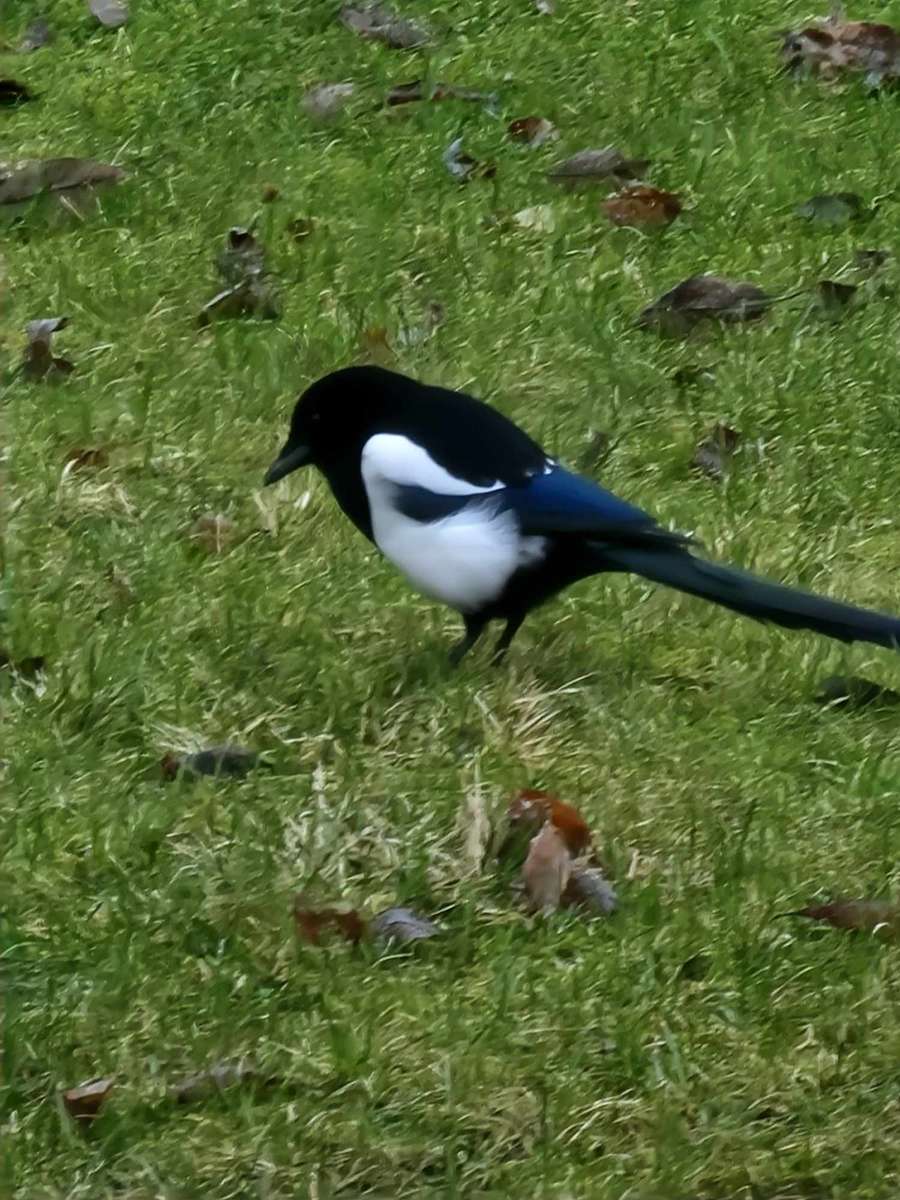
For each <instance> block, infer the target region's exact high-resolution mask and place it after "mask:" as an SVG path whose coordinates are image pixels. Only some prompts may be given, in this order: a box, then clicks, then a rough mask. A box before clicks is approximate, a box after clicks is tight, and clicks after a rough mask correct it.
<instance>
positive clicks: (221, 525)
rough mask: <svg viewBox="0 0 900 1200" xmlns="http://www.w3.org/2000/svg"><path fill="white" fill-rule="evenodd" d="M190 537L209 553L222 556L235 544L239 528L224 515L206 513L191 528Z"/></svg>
mask: <svg viewBox="0 0 900 1200" xmlns="http://www.w3.org/2000/svg"><path fill="white" fill-rule="evenodd" d="M188 536H189V537H190V539H191V540H192V541H193V542H196V543H197V545H199V546H201V547H202V548H203V549H204V550H206V551H207V552H208V553H210V554H221V553H222V552H223V551H225V550H227V549H228V548H229V546H231V545H232V543H233V542H234V540H235V537H236V536H237V528H236V526H235V524H234V522H233V521H230V520H229V519H228V517H226V516H224V515H223V514H222V513H204V514H203V516H202V517H198V518H197V520H196V521H195V522H194V523H193V525H192V526H191V527H190V529H189V530H188Z"/></svg>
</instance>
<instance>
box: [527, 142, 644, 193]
mask: <svg viewBox="0 0 900 1200" xmlns="http://www.w3.org/2000/svg"><path fill="white" fill-rule="evenodd" d="M649 166H650V160H649V159H646V158H626V157H625V155H624V154H622V152H621V151H620V150H617V149H616V147H615V146H604V147H602V149H599V150H580V151H579V152H578V153H577V154H573V155H572V157H571V158H567V159H565V161H564V162H560V163H557V164H556V166H555V167H551V168H550V171H549V172H548V178H549V179H551V180H553V182H554V183H561V184H564V185H565V186H567V187H577V186H579V185H580V184H596V183H602V184H606V185H607V186H609V185H610V184H613V185H616V184H622V183H632V182H637V181H639V180H640V179H641V176H642V175H643V174H644V172H645V171H646V170H647V168H648V167H649Z"/></svg>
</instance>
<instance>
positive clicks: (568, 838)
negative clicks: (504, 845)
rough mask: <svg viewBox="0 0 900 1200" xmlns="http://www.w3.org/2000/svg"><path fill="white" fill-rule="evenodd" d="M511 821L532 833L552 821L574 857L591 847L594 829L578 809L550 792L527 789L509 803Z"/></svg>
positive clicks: (514, 826) (520, 828) (509, 818)
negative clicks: (589, 826) (592, 830)
mask: <svg viewBox="0 0 900 1200" xmlns="http://www.w3.org/2000/svg"><path fill="white" fill-rule="evenodd" d="M506 815H507V820H508V822H509V827H510V830H511V831H512V830H523V831H524V832H526V833H527V834H528V835H529V836H530V835H531V834H532V833H534V832H535V831H537V830H539V829H541V827H542V826H543V825H544V824H545V823H546V822H548V821H549V822H550V823H551V824H552V825H554V826H555V827H556V829H557V831H558V832H559V833H560V835H561V836H562V838H563V841H564V842H565V845H566V847H567V848H568V850H569V851H570V853H571V854H572V856H573V857H576V858H577V857H578V856H579V855H582V854H586V853H587V852H588V851H589V850H590V848H591V831H590V829H589V828H588V825H587V822H586V821H585V819H584V817H582V815H581V813H580V812H579V811H578V809H577V808H573V807H572V805H571V804H565V803H564V802H563V801H562V800H559V799H557V797H556V796H552V795H551V794H550V793H549V792H542V791H540V790H538V789H537V788H523V789H522V791H520V792H519V793H518V794H517V795H516V796H514V797H513V799H512V800H511V801H510V803H509V807H508V809H507V814H506Z"/></svg>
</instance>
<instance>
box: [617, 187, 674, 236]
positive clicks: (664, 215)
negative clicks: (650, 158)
mask: <svg viewBox="0 0 900 1200" xmlns="http://www.w3.org/2000/svg"><path fill="white" fill-rule="evenodd" d="M601 207H602V208H603V210H604V212H605V213H606V215H607V216H608V217H609V219H610V221H612V223H613V225H631V226H635V227H638V228H640V227H641V226H647V225H671V224H672V222H673V221H674V220H675V218H676V217H677V216H678V214H679V213H680V212H681V210H682V205H681V200H680V199H679V198H678V196H676V195H675V193H674V192H664V191H661V190H660V189H659V188H654V187H644V186H641V187H630V188H625V190H624V191H621V192H619V193H618V195H616V196H611V197H610V198H609V199H608V200H604V201H603V203H602V205H601Z"/></svg>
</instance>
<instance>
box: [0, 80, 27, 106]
mask: <svg viewBox="0 0 900 1200" xmlns="http://www.w3.org/2000/svg"><path fill="white" fill-rule="evenodd" d="M31 99H33V97H32V95H31V92H30V91H29V90H28V88H27V87H26V85H25V84H24V83H19V81H18V79H0V104H2V105H3V106H4V108H14V107H15V106H16V105H17V104H24V103H25V101H26V100H31Z"/></svg>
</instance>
